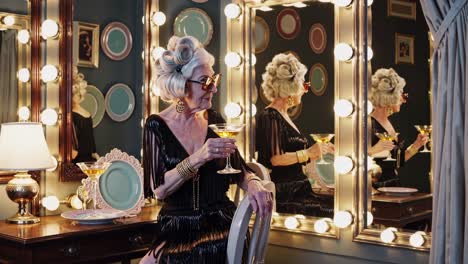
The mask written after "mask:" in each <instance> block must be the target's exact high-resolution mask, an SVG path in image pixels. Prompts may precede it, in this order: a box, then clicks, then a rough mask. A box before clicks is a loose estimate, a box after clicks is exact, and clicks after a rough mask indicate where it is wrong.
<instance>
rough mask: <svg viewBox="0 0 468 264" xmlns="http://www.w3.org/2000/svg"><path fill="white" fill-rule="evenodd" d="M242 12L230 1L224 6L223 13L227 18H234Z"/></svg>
mask: <svg viewBox="0 0 468 264" xmlns="http://www.w3.org/2000/svg"><path fill="white" fill-rule="evenodd" d="M241 14H242V9H241V7H240V6H239V5H238V4H234V3H230V4H227V5H226V6H225V7H224V15H225V16H226V17H227V18H229V19H236V18H238V17H240V15H241Z"/></svg>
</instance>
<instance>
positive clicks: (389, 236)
mask: <svg viewBox="0 0 468 264" xmlns="http://www.w3.org/2000/svg"><path fill="white" fill-rule="evenodd" d="M396 231H397V229H396V228H394V227H389V228H387V229H385V230H383V231H382V233H380V239H381V240H382V241H383V242H385V243H392V242H393V241H394V240H395V238H396V235H395V232H396Z"/></svg>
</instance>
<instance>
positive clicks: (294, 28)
mask: <svg viewBox="0 0 468 264" xmlns="http://www.w3.org/2000/svg"><path fill="white" fill-rule="evenodd" d="M276 30H277V31H278V34H279V35H280V36H281V37H282V38H284V39H293V38H295V37H297V35H299V32H300V31H301V17H300V16H299V14H298V13H297V12H296V10H294V9H292V8H285V9H283V10H281V12H280V13H279V14H278V17H276Z"/></svg>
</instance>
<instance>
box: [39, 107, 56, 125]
mask: <svg viewBox="0 0 468 264" xmlns="http://www.w3.org/2000/svg"><path fill="white" fill-rule="evenodd" d="M57 120H58V114H57V111H55V110H54V109H52V108H47V109H45V110H44V111H42V113H41V122H42V123H43V124H44V125H47V126H53V125H55V124H56V123H57Z"/></svg>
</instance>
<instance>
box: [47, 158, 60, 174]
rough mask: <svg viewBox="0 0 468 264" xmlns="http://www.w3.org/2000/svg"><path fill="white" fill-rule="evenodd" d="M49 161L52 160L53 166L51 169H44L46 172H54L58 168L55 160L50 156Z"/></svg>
mask: <svg viewBox="0 0 468 264" xmlns="http://www.w3.org/2000/svg"><path fill="white" fill-rule="evenodd" d="M50 159H51V160H52V163H53V164H54V166H53V167H52V168H49V169H46V171H54V170H55V169H57V166H58V161H57V159H56V158H55V157H54V156H52V155H51V156H50Z"/></svg>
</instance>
